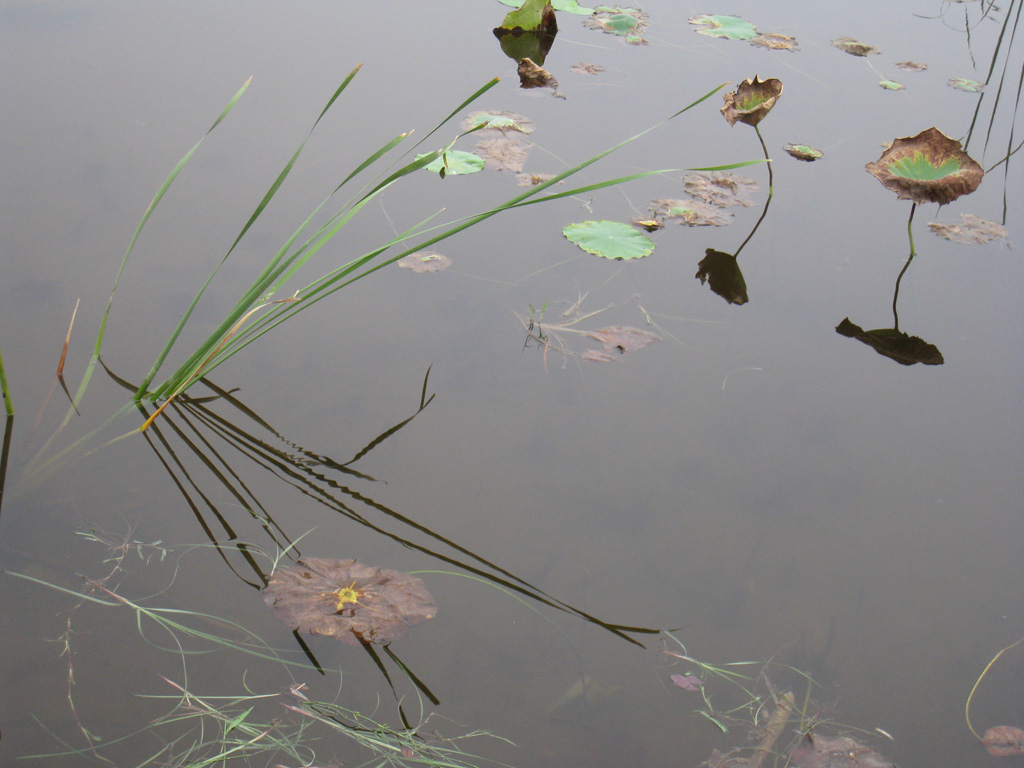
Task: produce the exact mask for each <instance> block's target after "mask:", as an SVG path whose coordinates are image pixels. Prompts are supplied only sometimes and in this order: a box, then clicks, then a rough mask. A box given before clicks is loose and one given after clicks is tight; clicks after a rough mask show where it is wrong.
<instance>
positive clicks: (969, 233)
mask: <svg viewBox="0 0 1024 768" xmlns="http://www.w3.org/2000/svg"><path fill="white" fill-rule="evenodd" d="M928 228H929V229H930V230H931V231H932V232H934V233H935V234H936V235H938V236H939V237H944V238H945V239H946V240H952V241H953V242H954V243H964V244H965V245H983V244H985V243H990V242H992V241H993V240H1003V239H1005V238H1006V237H1007V232H1006V229H1005V228H1004V227H1002V226H1001V225H999V224H996V223H995V222H994V221H987V220H986V219H980V218H978V217H977V216H975V215H973V214H970V213H961V214H960V223H959V224H939V223H938V222H937V221H933V222H930V223H929V224H928Z"/></svg>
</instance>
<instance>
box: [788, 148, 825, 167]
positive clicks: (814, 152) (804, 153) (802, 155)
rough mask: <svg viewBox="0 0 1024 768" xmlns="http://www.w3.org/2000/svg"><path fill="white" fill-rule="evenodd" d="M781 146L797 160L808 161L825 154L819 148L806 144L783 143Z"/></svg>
mask: <svg viewBox="0 0 1024 768" xmlns="http://www.w3.org/2000/svg"><path fill="white" fill-rule="evenodd" d="M782 148H783V149H784V150H786V152H788V153H789V154H790V155H791V156H792V157H795V158H796V159H797V160H803V161H805V162H808V163H810V162H814V161H815V160H818V159H820V158H822V157H824V156H825V153H824V152H822V151H821V150H820V149H815V148H814V147H810V146H808V145H807V144H783V145H782Z"/></svg>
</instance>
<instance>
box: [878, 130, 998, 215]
mask: <svg viewBox="0 0 1024 768" xmlns="http://www.w3.org/2000/svg"><path fill="white" fill-rule="evenodd" d="M865 170H867V172H868V173H870V174H871V175H872V176H874V177H875V178H876V179H878V180H879V181H880V182H881V183H882V186H884V187H885V188H886V189H889V190H892V191H893V192H895V193H896V195H897V197H898V198H899V199H900V200H913V201H914V202H915V203H938V204H939V205H945V204H946V203H951V202H953V201H954V200H956V199H957V198H958V197H960V196H961V195H968V194H970V193H971V192H973V191H974V190H976V189H977V188H978V185H979V184H981V180H982V178H983V177H984V175H985V171H984V170H982V168H981V166H980V165H978V164H977V163H976V162H975V161H974V160H973V159H971V157H970V156H969V155H968V154H967V153H966V152H964V151H963V149H962V148H961V146H960V142H959V141H956V140H954V139H951V138H949V136H947V135H946V134H944V133H943V132H942V131H940V130H939V129H938V128H929V129H927V130H925V131H921V133H919V134H917V135H916V136H906V137H904V138H902V139H896V140H895V141H893V143H892V145H891V146H890V147H889V148H888V149H887V150H885V152H883V153H882V156H881V157H879V158H878V160H876V161H875V162H873V163H868V164H867V165H866V166H865Z"/></svg>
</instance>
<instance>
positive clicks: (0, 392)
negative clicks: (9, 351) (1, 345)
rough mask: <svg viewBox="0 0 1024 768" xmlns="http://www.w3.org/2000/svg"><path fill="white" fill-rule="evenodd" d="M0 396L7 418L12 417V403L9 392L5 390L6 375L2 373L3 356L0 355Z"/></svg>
mask: <svg viewBox="0 0 1024 768" xmlns="http://www.w3.org/2000/svg"><path fill="white" fill-rule="evenodd" d="M0 396H2V397H3V399H4V410H5V411H7V415H8V416H13V415H14V403H13V402H11V391H10V390H9V389H8V388H7V374H6V373H5V372H4V356H3V355H0Z"/></svg>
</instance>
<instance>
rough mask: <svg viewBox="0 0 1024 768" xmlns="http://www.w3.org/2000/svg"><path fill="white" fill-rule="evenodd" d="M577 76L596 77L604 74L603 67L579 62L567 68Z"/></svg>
mask: <svg viewBox="0 0 1024 768" xmlns="http://www.w3.org/2000/svg"><path fill="white" fill-rule="evenodd" d="M569 69H571V70H572V71H573V72H575V73H576V74H577V75H596V74H598V73H600V72H604V67H602V66H601V65H600V64H587V63H586V62H580V63H579V64H573V65H572V66H571V67H569Z"/></svg>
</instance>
